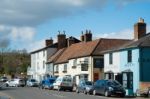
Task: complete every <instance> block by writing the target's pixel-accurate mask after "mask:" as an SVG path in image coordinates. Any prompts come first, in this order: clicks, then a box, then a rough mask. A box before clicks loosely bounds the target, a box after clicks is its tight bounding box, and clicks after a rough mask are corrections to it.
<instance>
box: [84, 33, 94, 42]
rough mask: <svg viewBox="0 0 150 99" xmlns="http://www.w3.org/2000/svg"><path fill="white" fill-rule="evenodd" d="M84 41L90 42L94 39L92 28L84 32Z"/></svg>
mask: <svg viewBox="0 0 150 99" xmlns="http://www.w3.org/2000/svg"><path fill="white" fill-rule="evenodd" d="M84 41H85V42H88V41H92V33H91V30H89V31H88V30H86V33H85V34H84Z"/></svg>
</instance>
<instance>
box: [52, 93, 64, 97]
mask: <svg viewBox="0 0 150 99" xmlns="http://www.w3.org/2000/svg"><path fill="white" fill-rule="evenodd" d="M52 95H53V96H55V97H59V98H65V96H62V95H58V94H52Z"/></svg>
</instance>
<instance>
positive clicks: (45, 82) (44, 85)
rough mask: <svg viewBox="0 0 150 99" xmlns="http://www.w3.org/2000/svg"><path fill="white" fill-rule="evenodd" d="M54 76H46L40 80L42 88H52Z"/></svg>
mask: <svg viewBox="0 0 150 99" xmlns="http://www.w3.org/2000/svg"><path fill="white" fill-rule="evenodd" d="M55 80H56V78H47V79H44V80H43V81H42V89H53V83H54V82H55Z"/></svg>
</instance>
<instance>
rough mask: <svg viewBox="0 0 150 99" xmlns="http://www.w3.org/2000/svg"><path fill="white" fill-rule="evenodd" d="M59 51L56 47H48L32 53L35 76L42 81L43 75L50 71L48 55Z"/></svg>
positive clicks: (32, 66)
mask: <svg viewBox="0 0 150 99" xmlns="http://www.w3.org/2000/svg"><path fill="white" fill-rule="evenodd" d="M56 51H57V49H56V48H47V49H43V50H41V51H39V52H36V53H33V54H31V68H33V70H34V71H33V72H34V74H33V78H35V79H37V80H38V81H41V80H42V79H43V76H44V75H45V74H46V73H47V72H48V70H47V69H49V68H47V66H46V62H47V59H48V57H50V56H51V55H53V54H54V53H55V52H56Z"/></svg>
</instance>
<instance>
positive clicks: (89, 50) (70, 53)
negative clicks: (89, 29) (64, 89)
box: [55, 38, 130, 64]
mask: <svg viewBox="0 0 150 99" xmlns="http://www.w3.org/2000/svg"><path fill="white" fill-rule="evenodd" d="M129 41H130V40H122V39H105V38H101V39H97V40H94V41H89V42H80V43H76V44H72V45H71V46H70V47H68V48H66V50H65V51H64V52H63V53H62V54H61V56H60V57H59V58H58V59H57V60H56V62H55V64H59V63H66V62H68V60H69V59H73V58H80V57H86V56H96V55H103V54H102V53H101V52H102V51H104V50H108V49H110V48H115V47H118V46H120V45H122V44H125V43H127V42H129Z"/></svg>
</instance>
